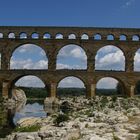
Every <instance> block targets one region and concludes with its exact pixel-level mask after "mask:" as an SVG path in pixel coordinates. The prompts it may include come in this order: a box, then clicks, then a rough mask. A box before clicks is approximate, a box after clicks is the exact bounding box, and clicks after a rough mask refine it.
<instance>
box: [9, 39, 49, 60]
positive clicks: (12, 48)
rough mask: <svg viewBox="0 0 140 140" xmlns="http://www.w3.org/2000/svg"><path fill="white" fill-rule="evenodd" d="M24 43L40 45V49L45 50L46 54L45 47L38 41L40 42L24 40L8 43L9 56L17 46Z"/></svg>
mask: <svg viewBox="0 0 140 140" xmlns="http://www.w3.org/2000/svg"><path fill="white" fill-rule="evenodd" d="M26 44H31V45H35V46H38V47H40V48H41V49H43V50H44V51H45V53H46V56H48V54H47V49H46V47H45V45H43V44H42V43H40V42H37V41H36V42H34V41H25V42H19V43H17V42H16V43H15V45H10V46H9V47H10V48H9V51H10V57H11V56H12V54H13V52H14V51H15V50H16V49H17V48H19V47H21V46H23V45H26Z"/></svg>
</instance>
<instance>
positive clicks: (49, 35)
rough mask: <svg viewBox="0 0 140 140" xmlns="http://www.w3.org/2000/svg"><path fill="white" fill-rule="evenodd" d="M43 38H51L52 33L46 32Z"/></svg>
mask: <svg viewBox="0 0 140 140" xmlns="http://www.w3.org/2000/svg"><path fill="white" fill-rule="evenodd" d="M43 39H51V34H50V33H45V34H44V35H43Z"/></svg>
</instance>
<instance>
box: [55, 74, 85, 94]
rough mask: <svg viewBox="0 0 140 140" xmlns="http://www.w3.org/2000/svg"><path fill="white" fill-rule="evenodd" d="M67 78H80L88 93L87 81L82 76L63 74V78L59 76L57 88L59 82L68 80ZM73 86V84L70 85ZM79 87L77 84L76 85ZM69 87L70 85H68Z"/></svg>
mask: <svg viewBox="0 0 140 140" xmlns="http://www.w3.org/2000/svg"><path fill="white" fill-rule="evenodd" d="M67 78H74V79H75V80H78V81H80V82H81V84H83V87H85V90H86V93H85V94H87V83H86V80H85V79H83V78H82V77H80V76H73V75H68V76H63V77H61V78H59V80H58V81H57V86H56V87H57V88H58V87H59V84H60V83H61V82H62V81H63V80H66V79H67ZM70 87H71V86H70ZM75 87H77V85H76V86H75ZM68 88H69V87H68Z"/></svg>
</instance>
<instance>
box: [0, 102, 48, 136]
mask: <svg viewBox="0 0 140 140" xmlns="http://www.w3.org/2000/svg"><path fill="white" fill-rule="evenodd" d="M0 114H2V115H0V116H1V117H0V138H1V137H5V136H6V135H8V134H10V133H11V132H12V131H13V129H14V127H15V126H16V125H17V122H18V121H19V120H20V119H21V118H26V117H46V116H47V112H46V111H45V110H44V105H43V101H32V102H31V101H27V103H26V105H25V106H23V108H21V109H20V110H18V111H15V112H13V111H12V113H11V110H7V111H3V112H2V111H1V113H0Z"/></svg>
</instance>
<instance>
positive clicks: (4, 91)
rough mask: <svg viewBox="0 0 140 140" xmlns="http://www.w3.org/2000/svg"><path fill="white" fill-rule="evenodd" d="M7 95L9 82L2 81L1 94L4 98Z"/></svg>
mask: <svg viewBox="0 0 140 140" xmlns="http://www.w3.org/2000/svg"><path fill="white" fill-rule="evenodd" d="M8 95H9V83H8V82H3V83H2V96H3V97H4V98H8Z"/></svg>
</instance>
